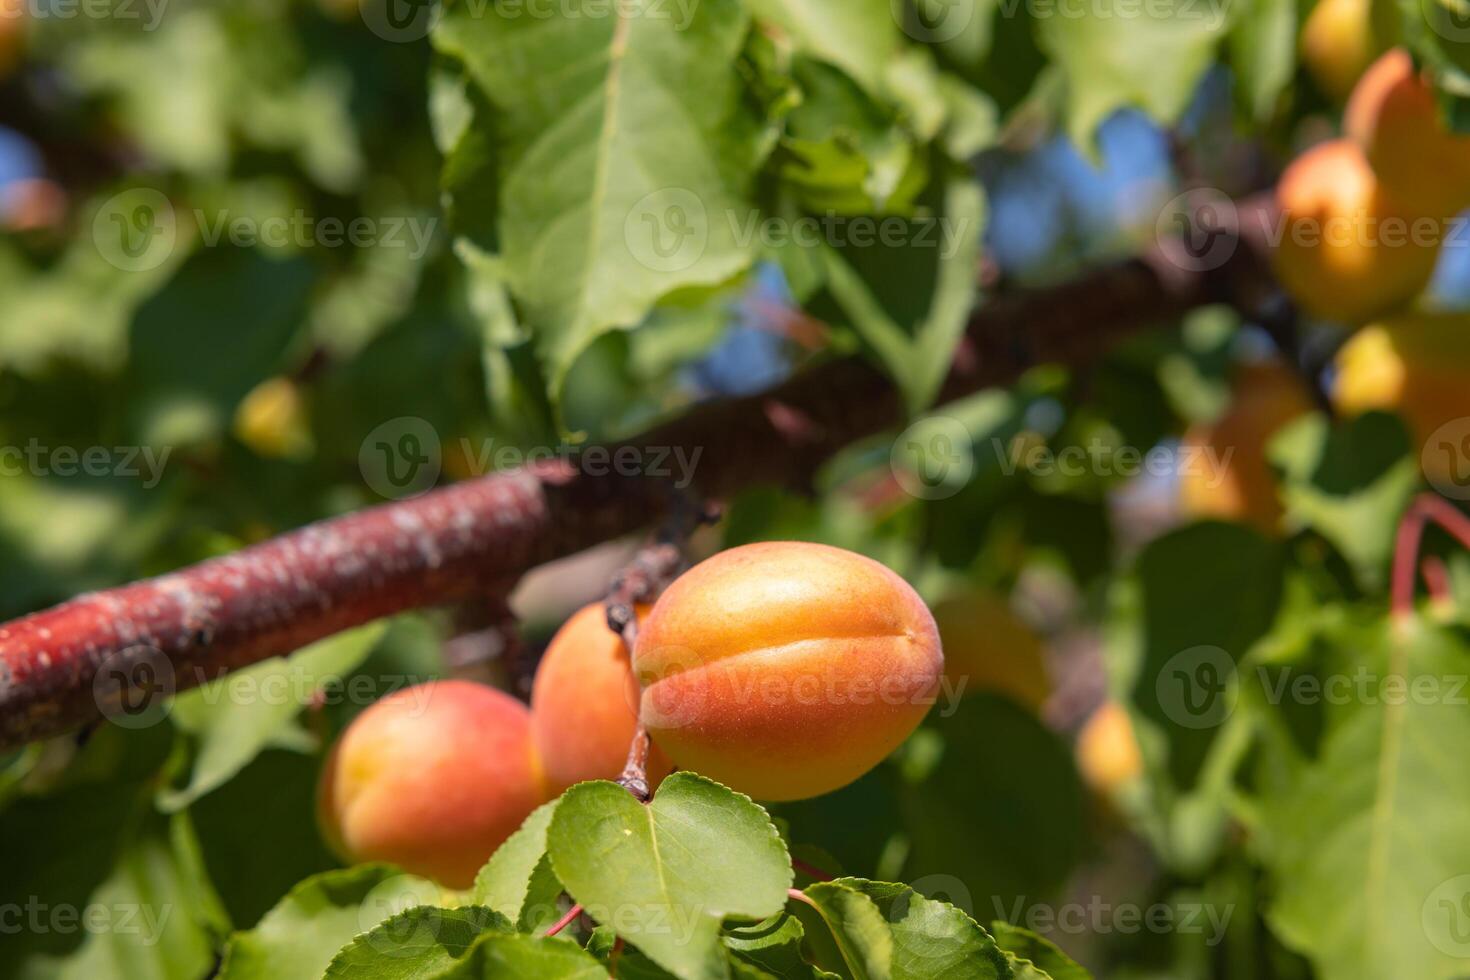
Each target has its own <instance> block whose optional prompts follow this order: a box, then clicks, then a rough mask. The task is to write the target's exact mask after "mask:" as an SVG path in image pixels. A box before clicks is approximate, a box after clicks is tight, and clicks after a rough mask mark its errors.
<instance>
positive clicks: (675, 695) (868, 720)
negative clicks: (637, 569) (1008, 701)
mask: <svg viewBox="0 0 1470 980" xmlns="http://www.w3.org/2000/svg"><path fill="white" fill-rule="evenodd" d="M635 646H636V648H635V650H634V656H633V669H634V673H635V674H636V675H637V677H638V679H639V683H640V685H641V687H642V698H641V701H640V714H641V717H642V719H643V722H644V724H645V725H646V726H647V728H648V731H649V733H650V734H651V735H652V736H653V739H654V741H655V742H656V743H657V744H658V745H659V747H660V748H662V749H663V750H664V752H665V753H666V754H667V755H668V757H669V759H670V760H671V761H672V762H673V763H674V764H675V765H677V766H679V767H680V768H683V769H691V770H693V771H695V772H698V773H702V774H703V775H705V776H708V777H709V778H711V779H715V780H718V781H720V782H722V783H725V784H726V785H728V786H730V787H731V788H733V789H736V790H739V791H741V792H744V793H748V794H750V795H751V796H754V797H756V798H758V799H765V800H798V799H805V798H808V797H812V796H819V795H821V794H823V793H827V792H831V791H832V790H835V789H838V788H840V787H842V786H845V785H847V784H848V783H850V782H852V781H853V780H855V779H857V778H858V777H859V776H861V775H863V774H864V773H865V772H867V771H868V770H869V769H871V768H873V766H875V765H877V764H878V763H879V762H880V761H882V760H883V758H884V757H885V756H887V755H888V754H889V753H890V752H892V751H893V750H894V749H896V748H897V747H898V746H899V745H900V744H901V743H902V742H903V740H904V739H905V738H907V737H908V736H909V734H910V733H911V732H912V731H913V730H914V729H915V728H916V727H917V726H918V724H919V722H920V721H922V720H923V718H924V715H925V714H926V713H927V712H928V710H929V707H930V705H931V704H932V703H933V702H934V700H935V697H936V695H937V693H938V691H939V687H940V677H941V675H942V673H943V671H944V656H943V653H942V652H941V649H940V641H939V631H938V628H937V627H936V626H935V625H934V617H933V616H932V615H930V613H929V610H928V608H927V607H925V605H924V602H923V600H922V599H920V598H919V596H918V594H917V593H916V592H914V590H913V589H912V588H910V587H909V585H908V583H906V582H904V580H903V579H901V578H900V577H899V576H898V575H896V574H894V573H893V572H892V571H890V570H889V569H887V568H885V567H884V566H883V565H880V564H879V563H877V562H875V561H873V560H871V559H869V558H865V557H863V556H861V555H857V554H853V553H852V552H849V551H843V550H842V549H840V548H831V547H827V546H825V545H818V544H804V543H799V542H769V543H763V544H752V545H746V546H744V547H741V548H734V549H732V550H730V551H726V552H722V553H721V554H718V555H716V556H714V557H713V558H710V559H709V560H707V561H705V562H702V563H701V564H699V565H696V566H695V567H694V568H693V569H691V570H690V571H688V572H686V573H685V574H684V575H682V576H680V578H679V579H678V580H677V581H675V582H674V583H673V585H671V586H670V587H669V588H668V590H667V591H665V592H664V594H663V596H662V597H660V598H659V600H658V602H657V603H655V604H654V607H653V609H652V610H651V611H650V612H649V614H648V619H647V621H646V622H645V623H644V624H643V626H642V628H641V629H640V630H639V633H638V641H637V643H636V645H635Z"/></svg>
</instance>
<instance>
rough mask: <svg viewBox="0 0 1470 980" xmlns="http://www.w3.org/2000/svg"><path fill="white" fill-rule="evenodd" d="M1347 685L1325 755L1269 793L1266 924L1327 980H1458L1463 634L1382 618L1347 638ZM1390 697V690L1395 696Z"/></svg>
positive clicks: (1468, 654)
mask: <svg viewBox="0 0 1470 980" xmlns="http://www.w3.org/2000/svg"><path fill="white" fill-rule="evenodd" d="M1345 639H1347V641H1348V642H1350V643H1353V646H1351V647H1349V648H1346V649H1344V650H1343V651H1342V654H1343V655H1342V656H1341V663H1340V665H1339V666H1338V668H1337V669H1339V670H1341V671H1342V672H1343V674H1344V676H1345V677H1347V678H1354V677H1357V676H1360V672H1365V674H1364V675H1363V676H1366V678H1367V679H1368V680H1369V683H1368V684H1367V685H1366V686H1360V685H1359V684H1358V683H1357V682H1356V681H1354V682H1353V683H1352V684H1351V686H1349V687H1348V688H1346V690H1348V691H1350V692H1351V696H1350V697H1348V698H1345V699H1334V700H1332V701H1329V702H1328V704H1329V706H1330V707H1331V706H1336V710H1335V711H1334V713H1333V714H1334V717H1333V718H1332V719H1331V721H1330V723H1329V732H1328V734H1327V736H1326V738H1325V740H1324V743H1323V746H1322V749H1321V753H1320V756H1319V758H1318V759H1317V760H1316V761H1315V762H1313V763H1312V764H1311V765H1309V766H1308V767H1307V768H1306V770H1305V772H1304V773H1303V774H1302V775H1301V776H1300V777H1299V778H1296V779H1293V780H1291V781H1290V782H1289V783H1286V784H1285V785H1283V786H1282V787H1281V792H1280V795H1272V796H1270V797H1268V798H1266V799H1265V800H1264V801H1263V804H1262V807H1261V811H1260V816H1261V822H1260V831H1259V835H1260V837H1259V841H1258V843H1259V845H1260V850H1261V852H1262V854H1263V857H1264V860H1265V863H1266V865H1267V867H1268V868H1269V869H1270V871H1271V873H1272V879H1273V880H1274V883H1275V900H1274V902H1273V903H1272V904H1271V906H1270V908H1269V910H1268V918H1269V920H1270V922H1271V924H1272V927H1273V928H1274V929H1275V931H1276V933H1277V934H1278V935H1279V936H1280V937H1281V939H1282V940H1283V941H1284V942H1285V943H1286V944H1287V945H1288V946H1291V947H1292V948H1294V949H1296V950H1298V951H1300V952H1301V953H1303V954H1304V955H1306V956H1307V957H1308V958H1310V959H1311V960H1312V962H1313V964H1314V966H1315V967H1316V969H1317V971H1318V975H1319V976H1320V977H1321V978H1322V980H1382V978H1384V977H1424V978H1449V977H1458V976H1462V975H1463V974H1464V971H1465V962H1466V957H1467V956H1470V943H1467V942H1466V941H1465V935H1466V933H1465V931H1464V927H1465V912H1464V910H1465V909H1466V908H1467V906H1470V903H1467V897H1470V875H1467V874H1466V869H1470V837H1467V836H1466V834H1465V833H1464V821H1463V819H1462V817H1463V814H1465V813H1466V812H1470V769H1467V768H1466V767H1465V765H1464V764H1463V757H1462V751H1461V750H1462V748H1463V746H1465V745H1470V711H1467V710H1466V703H1465V699H1466V690H1465V677H1466V670H1467V665H1470V647H1467V645H1466V643H1465V641H1464V639H1463V638H1462V637H1461V636H1459V635H1458V634H1455V633H1451V632H1448V631H1440V630H1434V629H1430V628H1428V627H1425V626H1422V625H1414V626H1412V627H1411V628H1410V629H1409V630H1408V631H1406V632H1405V633H1404V634H1403V635H1399V636H1395V635H1394V631H1393V630H1392V628H1391V625H1390V624H1389V623H1387V622H1385V621H1381V620H1380V621H1379V622H1378V623H1376V624H1374V626H1373V628H1372V629H1371V630H1361V631H1359V632H1357V633H1354V634H1351V635H1350V636H1349V637H1345ZM1396 692H1397V693H1396Z"/></svg>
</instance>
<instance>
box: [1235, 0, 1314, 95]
mask: <svg viewBox="0 0 1470 980" xmlns="http://www.w3.org/2000/svg"><path fill="white" fill-rule="evenodd" d="M1229 46H1230V60H1231V62H1232V63H1233V64H1234V65H1235V70H1236V73H1237V75H1238V77H1239V79H1240V86H1241V94H1242V99H1243V101H1244V103H1245V106H1246V108H1247V109H1248V110H1249V112H1250V113H1251V114H1252V115H1253V116H1254V117H1255V118H1256V119H1261V120H1264V119H1267V118H1269V116H1270V115H1271V113H1272V112H1273V111H1275V109H1276V108H1277V105H1278V104H1279V103H1280V101H1281V95H1282V93H1283V92H1285V91H1286V89H1287V86H1289V85H1290V84H1291V80H1292V76H1293V75H1294V74H1295V73H1296V46H1297V4H1296V0H1247V2H1246V3H1245V4H1244V6H1243V8H1242V9H1241V11H1240V13H1239V14H1238V15H1237V16H1236V18H1235V24H1234V26H1232V27H1231V30H1230V45H1229Z"/></svg>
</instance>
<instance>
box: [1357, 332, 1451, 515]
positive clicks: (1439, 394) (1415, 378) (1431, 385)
mask: <svg viewBox="0 0 1470 980" xmlns="http://www.w3.org/2000/svg"><path fill="white" fill-rule="evenodd" d="M1467 391H1470V316H1467V315H1465V314H1463V313H1460V314H1455V313H1421V314H1412V315H1405V316H1399V317H1395V318H1393V319H1390V320H1385V321H1383V322H1381V323H1375V324H1371V325H1369V326H1366V327H1364V328H1363V329H1362V330H1359V331H1358V332H1357V333H1356V334H1354V335H1353V337H1352V339H1351V340H1349V341H1348V342H1347V343H1346V344H1345V345H1344V346H1343V348H1342V350H1341V351H1339V352H1338V355H1337V378H1336V381H1335V382H1334V384H1333V389H1332V401H1333V404H1334V405H1336V406H1337V409H1338V411H1340V412H1341V413H1342V414H1344V415H1357V414H1361V413H1363V412H1368V411H1372V410H1375V409H1380V410H1383V411H1389V412H1397V413H1398V414H1399V415H1401V416H1403V418H1404V420H1405V421H1406V422H1407V423H1408V425H1409V429H1410V432H1411V434H1412V435H1413V437H1414V438H1415V440H1416V441H1417V443H1418V444H1419V446H1420V447H1425V445H1426V443H1427V442H1428V441H1429V439H1430V437H1431V436H1432V435H1433V434H1434V433H1435V432H1436V431H1437V430H1438V429H1439V428H1440V427H1441V426H1443V425H1445V424H1446V423H1450V422H1454V421H1455V420H1456V419H1466V420H1467V422H1466V426H1465V432H1464V433H1458V432H1457V433H1454V434H1453V436H1452V438H1451V439H1450V440H1449V442H1448V444H1446V445H1441V446H1428V447H1427V451H1426V452H1424V453H1422V455H1421V458H1422V460H1423V463H1424V467H1425V472H1426V474H1427V475H1428V476H1429V478H1430V479H1431V480H1434V481H1436V482H1439V481H1442V480H1449V481H1454V482H1455V483H1456V485H1457V486H1463V485H1464V481H1465V479H1466V473H1465V472H1463V471H1464V469H1465V467H1466V465H1467V460H1466V459H1465V456H1464V451H1463V450H1462V448H1461V446H1460V442H1461V440H1463V439H1464V437H1465V435H1467V434H1470V395H1467Z"/></svg>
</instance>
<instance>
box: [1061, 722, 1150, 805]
mask: <svg viewBox="0 0 1470 980" xmlns="http://www.w3.org/2000/svg"><path fill="white" fill-rule="evenodd" d="M1076 755H1077V771H1078V773H1079V774H1080V775H1081V776H1082V781H1083V782H1085V783H1086V784H1087V785H1088V786H1090V787H1092V789H1093V791H1094V792H1096V793H1098V794H1100V795H1103V796H1111V795H1113V794H1114V793H1116V792H1118V791H1119V790H1120V789H1122V788H1124V787H1125V786H1127V785H1128V784H1129V783H1131V782H1133V781H1134V780H1136V779H1138V777H1140V776H1142V775H1143V753H1142V752H1141V751H1140V750H1139V748H1138V738H1137V736H1136V735H1135V734H1134V731H1133V722H1132V720H1131V719H1129V717H1128V712H1127V710H1126V709H1124V708H1123V706H1122V705H1120V704H1118V703H1117V702H1116V701H1107V702H1104V703H1103V705H1102V707H1100V708H1098V709H1097V711H1095V712H1093V714H1092V717H1091V718H1089V719H1087V723H1086V724H1085V725H1083V726H1082V731H1081V732H1079V733H1078V735H1077V746H1076Z"/></svg>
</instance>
